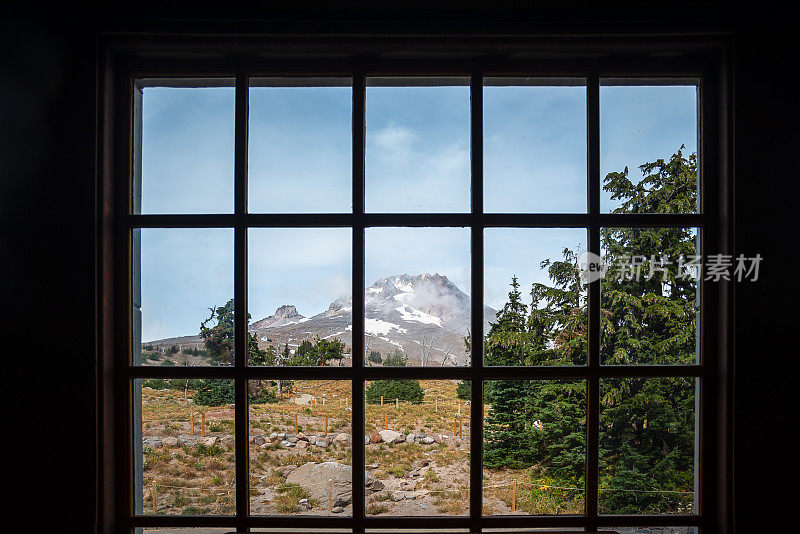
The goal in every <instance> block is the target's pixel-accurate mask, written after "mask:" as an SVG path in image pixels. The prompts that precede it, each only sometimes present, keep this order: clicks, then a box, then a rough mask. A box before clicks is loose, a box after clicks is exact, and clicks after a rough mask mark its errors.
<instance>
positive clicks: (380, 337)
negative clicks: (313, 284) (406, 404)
mask: <svg viewBox="0 0 800 534" xmlns="http://www.w3.org/2000/svg"><path fill="white" fill-rule="evenodd" d="M352 314H353V305H352V301H351V299H350V298H349V297H348V298H345V297H342V298H338V299H336V300H334V301H333V302H332V303H331V304H330V306H328V309H327V310H325V311H323V312H321V313H318V314H316V315H313V316H311V317H304V316H303V315H301V314H300V313H299V312H298V311H297V309H296V308H295V306H293V305H289V304H287V305H283V306H281V307H279V308H278V309H277V310H275V313H274V314H272V315H270V316H269V317H265V318H263V319H260V320H257V321H254V322H251V323H250V325H249V326H248V331H249V332H251V333H252V334H254V335H255V336H256V337H257V339H258V343H259V345H260V346H262V347H266V346H267V345H273V346H276V347H279V348H282V347H283V346H284V344H288V345H289V347H290V348H294V347H297V346H298V345H299V344H300V343H301V342H302V341H303V340H306V339H307V340H310V341H313V339H314V338H316V337H320V338H325V339H332V338H336V339H339V340H341V341H343V342H344V343H345V345H347V349H346V350H347V351H349V350H350V346H351V342H352V330H353V320H352ZM364 315H365V318H364V332H365V336H364V348H365V352H366V354H369V353H370V352H371V351H379V352H380V353H381V354H382V355H384V356H385V355H386V354H388V353H389V352H391V351H393V350H395V349H400V350H402V351H403V352H404V353H405V355H406V356H407V357H408V359H409V363H410V364H411V365H428V366H440V365H467V364H468V363H469V354H467V352H466V347H465V344H464V338H465V336H466V335H467V334H468V333H469V331H470V299H469V296H467V295H466V294H465V293H464V292H463V291H461V289H459V288H458V287H457V286H456V285H455V284H454V283H453V282H451V281H450V280H449V279H448V278H447V277H446V276H442V275H439V274H427V273H425V274H418V275H414V276H411V275H407V274H401V275H396V276H390V277H388V278H383V279H381V280H378V281H376V282H375V283H374V284H372V285H371V286H370V287H368V288H367V290H366V292H365V295H364ZM483 316H484V326H486V325H488V323H489V321H494V320H495V318H496V316H497V312H496V311H495V310H493V309H492V308H489V307H488V306H485V307H484V310H483ZM175 343H183V344H186V345H189V346H194V347H198V346H200V347H201V346H202V339H200V337H199V336H197V335H194V336H186V337H183V338H171V339H164V340H160V341H153V342H151V343H150V344H152V345H155V346H159V347H160V346H171V345H172V344H175ZM343 364H346V362H343Z"/></svg>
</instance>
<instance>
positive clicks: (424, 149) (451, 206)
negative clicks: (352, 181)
mask: <svg viewBox="0 0 800 534" xmlns="http://www.w3.org/2000/svg"><path fill="white" fill-rule="evenodd" d="M367 85H368V87H367V95H366V100H367V101H366V129H367V133H366V183H365V193H366V210H367V211H368V212H416V213H419V212H467V211H469V209H470V196H469V191H470V155H469V154H470V152H469V150H470V148H469V147H470V105H469V80H468V79H467V78H443V79H442V78H369V79H368V80H367Z"/></svg>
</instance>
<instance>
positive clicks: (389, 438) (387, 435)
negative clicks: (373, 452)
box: [370, 430, 406, 443]
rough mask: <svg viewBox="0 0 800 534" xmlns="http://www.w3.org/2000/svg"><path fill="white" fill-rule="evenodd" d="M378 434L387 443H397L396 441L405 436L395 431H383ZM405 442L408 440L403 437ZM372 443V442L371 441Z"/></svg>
mask: <svg viewBox="0 0 800 534" xmlns="http://www.w3.org/2000/svg"><path fill="white" fill-rule="evenodd" d="M378 434H380V436H381V440H383V441H384V442H386V443H395V442H396V440H399V438H400V436H403V434H401V433H400V432H397V431H395V430H381V431H380V432H378ZM405 440H406V439H405V436H403V441H405ZM370 441H372V440H371V439H370ZM397 443H399V441H397Z"/></svg>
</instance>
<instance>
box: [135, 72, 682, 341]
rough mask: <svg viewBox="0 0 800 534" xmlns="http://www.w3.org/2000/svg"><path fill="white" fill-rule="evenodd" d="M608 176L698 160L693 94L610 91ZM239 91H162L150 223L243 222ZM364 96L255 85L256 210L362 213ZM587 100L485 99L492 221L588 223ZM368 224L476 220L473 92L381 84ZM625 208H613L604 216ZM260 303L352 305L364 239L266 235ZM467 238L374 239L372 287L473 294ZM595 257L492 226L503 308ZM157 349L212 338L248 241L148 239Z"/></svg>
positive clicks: (535, 93) (381, 235) (495, 279)
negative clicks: (676, 158) (577, 257)
mask: <svg viewBox="0 0 800 534" xmlns="http://www.w3.org/2000/svg"><path fill="white" fill-rule="evenodd" d="M600 106H601V121H600V130H601V175H602V176H605V174H606V173H607V172H610V171H616V170H622V168H624V167H625V165H627V166H628V167H629V169H630V173H631V177H632V178H634V179H636V178H640V177H641V173H640V172H639V170H638V166H639V165H641V164H642V163H644V162H646V161H652V160H654V159H656V158H659V157H663V158H667V157H669V156H670V155H671V154H672V153H673V152H674V151H675V150H676V149H677V148H678V147H679V146H680V145H681V144H685V145H686V146H687V151H688V152H692V151H695V150H696V147H697V120H696V117H697V107H696V89H695V88H694V87H675V86H660V87H654V86H650V87H629V86H626V87H619V86H615V87H601V89H600ZM233 113H234V89H233V88H232V87H223V88H194V89H178V88H146V89H144V99H143V113H142V118H143V127H142V132H143V133H142V212H143V213H231V212H232V210H233V150H234V149H233V139H234V118H233ZM351 115H352V110H351V96H350V88H349V87H308V88H302V87H289V88H287V87H280V88H274V87H259V88H251V98H250V136H249V164H248V167H249V192H250V198H249V201H248V209H249V210H250V211H251V212H253V213H272V212H277V213H280V212H301V213H318V212H324V211H327V212H347V211H349V210H350V209H351V199H350V192H351V181H350V180H351V172H352V168H351V146H350V136H351V124H350V121H351ZM585 116H586V108H585V88H584V87H583V86H571V87H566V86H565V87H532V86H520V87H496V86H487V87H486V88H485V89H484V176H485V182H484V191H485V197H484V204H485V209H486V211H487V212H514V211H516V212H533V211H540V212H581V211H584V210H585V209H586V200H585V195H586V148H585V139H586V124H585ZM366 125H367V133H366V162H365V163H366V190H365V192H366V209H367V211H369V212H404V211H410V212H420V211H437V212H460V211H468V210H469V181H470V178H469V176H470V166H469V162H470V158H469V154H470V134H469V127H470V122H469V90H468V88H467V87H464V86H458V87H438V86H437V87H400V88H393V87H372V86H370V87H368V88H367V109H366ZM613 207H615V206H614V204H613V203H611V202H609V199H608V198H607V196H606V195H605V194H603V199H602V205H601V209H602V211H605V212H607V211H610V210H611V209H613ZM249 243H250V247H249V257H248V264H249V268H250V275H249V279H248V284H249V286H248V292H249V293H248V299H249V304H250V313H251V314H252V315H253V319H260V318H262V317H265V316H267V315H270V314H272V313H273V312H274V311H275V309H276V308H277V307H278V306H280V305H282V304H294V305H295V306H297V309H298V311H299V312H300V313H301V314H303V315H306V316H310V315H314V314H316V313H319V312H321V311H324V310H325V309H327V307H328V305H329V304H330V303H331V302H332V301H333V300H334V299H336V298H337V297H340V296H344V295H347V296H349V294H350V289H349V288H350V274H351V273H350V271H351V269H350V246H351V236H350V231H349V230H348V229H253V230H251V231H250V233H249ZM469 246H470V243H469V232H468V231H467V230H466V229H463V228H448V229H418V228H416V229H415V228H394V229H385V228H375V229H368V230H367V233H366V250H365V253H366V264H365V277H366V283H367V285H371V284H372V283H373V282H374V281H375V280H377V279H379V278H383V277H386V276H390V275H393V274H402V273H406V274H418V273H420V272H431V273H433V272H438V273H439V274H443V275H446V276H447V277H448V278H450V279H451V280H452V281H453V282H454V283H455V284H456V285H458V286H459V287H460V288H461V289H462V290H463V291H464V292H466V293H469ZM565 246H566V247H570V248H585V246H586V233H585V231H583V230H575V229H489V230H487V231H486V234H485V259H484V260H485V261H484V265H485V275H486V279H485V284H484V285H485V292H484V298H485V301H486V303H487V304H488V305H490V306H493V307H495V308H499V307H501V306H502V304H503V303H504V301H505V296H506V294H507V292H508V283H509V280H510V277H511V275H512V274H516V275H517V276H518V277H519V279H520V283H521V285H522V289H523V290H524V292H526V293H527V291H528V288H529V287H530V284H531V283H532V282H534V281H544V280H545V278H546V274H545V273H543V272H541V271H540V270H539V262H540V261H541V260H542V259H545V258H555V257H559V256H560V252H561V249H563V248H564V247H565ZM141 277H142V278H141V280H142V310H143V311H142V315H143V327H142V330H143V332H142V339H143V340H153V339H159V338H162V337H168V336H178V335H187V334H193V333H197V332H198V330H199V324H200V321H202V320H203V319H204V318H205V317H206V316H207V315H208V311H207V308H208V307H210V306H213V305H219V304H222V303H224V302H226V301H227V300H228V299H229V298H230V297H231V296H232V295H233V231H232V230H229V229H227V230H226V229H222V230H220V229H213V230H211V229H177V230H176V229H168V230H167V229H165V230H160V229H158V230H157V229H147V230H142V245H141Z"/></svg>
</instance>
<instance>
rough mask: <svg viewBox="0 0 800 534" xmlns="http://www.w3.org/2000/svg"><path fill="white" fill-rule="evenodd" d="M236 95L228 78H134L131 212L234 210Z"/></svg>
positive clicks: (224, 211)
mask: <svg viewBox="0 0 800 534" xmlns="http://www.w3.org/2000/svg"><path fill="white" fill-rule="evenodd" d="M235 98H236V97H235V89H234V82H233V80H229V79H217V80H170V81H167V80H139V81H138V82H137V84H136V89H135V91H134V101H135V106H134V109H135V118H136V119H137V120H136V125H137V126H136V127H135V129H134V140H135V141H136V142H135V150H134V161H135V164H134V174H133V176H134V180H133V182H134V184H133V213H232V212H233V150H234V149H233V147H234V122H235V116H234V109H235ZM139 125H140V126H139ZM139 128H140V129H139Z"/></svg>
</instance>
